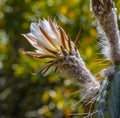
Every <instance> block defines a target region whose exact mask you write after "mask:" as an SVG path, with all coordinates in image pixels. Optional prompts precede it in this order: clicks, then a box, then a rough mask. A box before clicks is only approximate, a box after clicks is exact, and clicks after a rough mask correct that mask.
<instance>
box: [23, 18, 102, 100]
mask: <svg viewBox="0 0 120 118" xmlns="http://www.w3.org/2000/svg"><path fill="white" fill-rule="evenodd" d="M30 31H31V32H30V33H28V34H23V36H24V37H25V38H26V39H27V40H28V41H29V42H30V43H31V44H32V45H33V46H34V47H35V48H36V51H35V52H29V51H27V52H24V53H25V54H27V55H29V56H33V57H37V58H40V59H41V58H42V59H44V58H48V59H49V60H50V61H49V62H48V63H47V64H46V65H45V66H44V67H43V68H42V69H41V71H42V72H46V71H47V70H48V69H49V68H50V67H51V66H54V67H55V68H58V69H59V70H60V72H61V73H62V75H64V76H65V77H68V78H73V79H77V80H78V81H79V82H80V84H82V86H83V87H84V88H85V91H86V92H87V96H88V98H91V97H92V96H94V95H95V94H96V93H97V91H98V89H99V86H100V84H99V82H98V81H97V80H96V78H95V77H94V76H93V75H92V74H91V73H90V72H89V70H88V69H87V68H86V66H85V63H84V61H83V60H82V58H81V56H80V54H79V52H78V50H77V48H76V46H75V43H77V40H78V38H79V34H78V36H77V37H76V40H75V43H74V42H72V41H71V39H70V37H69V36H68V35H67V34H66V33H65V31H64V30H63V29H62V28H61V27H60V26H59V25H57V23H56V21H55V20H53V21H52V20H51V19H48V20H46V19H44V20H41V19H39V22H38V23H32V24H31V27H30Z"/></svg>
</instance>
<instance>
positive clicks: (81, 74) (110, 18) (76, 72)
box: [23, 0, 120, 118]
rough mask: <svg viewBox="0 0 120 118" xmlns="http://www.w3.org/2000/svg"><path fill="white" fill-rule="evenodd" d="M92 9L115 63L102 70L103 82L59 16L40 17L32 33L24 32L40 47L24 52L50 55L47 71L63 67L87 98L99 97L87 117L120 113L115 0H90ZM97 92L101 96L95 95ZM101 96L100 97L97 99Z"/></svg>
mask: <svg viewBox="0 0 120 118" xmlns="http://www.w3.org/2000/svg"><path fill="white" fill-rule="evenodd" d="M90 5H91V10H92V13H93V14H94V16H95V19H96V21H97V29H98V34H99V36H100V44H101V46H102V53H103V55H104V56H105V58H107V59H108V60H110V61H113V63H114V64H113V66H111V67H109V68H107V69H105V70H103V71H102V72H100V74H101V75H102V76H105V79H104V80H103V81H102V83H100V82H99V81H98V79H97V78H96V77H95V76H94V75H93V74H92V73H91V72H90V71H89V70H88V69H87V67H86V65H85V63H84V61H83V59H82V57H81V55H80V53H79V52H78V50H77V48H76V42H77V41H78V37H79V34H78V36H77V37H76V40H75V42H73V41H72V40H71V39H70V37H69V36H68V35H67V34H66V32H65V31H64V30H63V29H62V27H60V26H59V25H58V24H57V23H56V21H55V20H51V19H50V18H49V19H48V20H46V19H44V20H41V19H39V22H38V23H32V24H31V27H30V31H31V32H30V33H28V34H23V36H24V37H25V38H26V39H27V40H28V41H29V42H30V43H31V44H32V45H33V46H34V47H35V48H36V50H35V51H34V52H29V51H24V52H23V53H24V54H26V55H28V56H32V57H36V58H39V59H41V58H42V59H43V58H48V63H47V64H46V65H45V66H44V67H43V68H42V69H41V71H40V72H41V73H43V74H44V73H45V72H46V71H47V70H48V69H49V68H50V67H51V66H54V67H55V69H59V71H60V72H61V73H62V75H63V76H64V77H68V78H72V79H74V80H77V81H78V82H79V83H80V85H81V88H83V90H84V91H83V93H84V94H85V96H84V99H85V100H87V101H89V100H91V101H92V100H95V108H94V112H93V113H91V114H89V115H88V116H86V117H89V116H90V117H95V118H119V117H120V86H119V83H120V35H119V30H118V24H117V16H116V8H115V6H114V3H113V1H112V0H90ZM95 96H97V97H95ZM94 97H95V98H97V99H94Z"/></svg>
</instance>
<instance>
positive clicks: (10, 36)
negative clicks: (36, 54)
mask: <svg viewBox="0 0 120 118" xmlns="http://www.w3.org/2000/svg"><path fill="white" fill-rule="evenodd" d="M118 4H119V2H118ZM48 16H49V17H51V18H54V17H55V18H56V20H57V22H58V23H59V24H60V25H61V26H62V27H63V28H64V29H65V31H66V32H67V33H68V34H69V35H70V36H71V37H72V39H73V40H74V39H75V36H76V35H77V33H78V31H79V29H81V36H80V40H79V44H78V48H79V50H80V53H81V55H82V56H83V58H84V60H85V61H86V62H87V66H88V67H89V68H90V69H91V71H92V72H94V73H96V72H98V71H99V70H100V69H102V68H103V67H106V66H101V65H98V64H96V62H97V61H98V60H95V59H98V58H100V57H101V56H99V55H97V54H96V53H97V52H98V51H99V47H98V46H96V45H97V41H96V39H97V38H96V29H95V26H96V24H95V22H94V20H93V18H92V14H91V12H90V10H89V3H88V1H87V0H84V1H83V0H72V1H71V0H22V1H21V0H1V1H0V117H16V118H23V117H25V118H33V117H34V118H38V117H41V118H51V117H54V118H55V117H57V118H62V117H66V118H70V117H71V116H69V115H68V114H72V113H74V112H75V113H81V112H84V109H83V108H77V107H75V108H73V107H72V105H74V104H75V103H76V102H78V101H79V100H80V96H79V94H75V95H73V96H70V94H71V93H73V92H74V91H76V90H79V87H78V86H77V85H75V83H74V84H72V83H73V82H72V81H71V80H69V78H68V79H64V78H61V77H59V76H58V74H55V73H54V71H53V70H52V69H51V70H50V71H49V73H51V74H49V73H47V74H46V75H40V74H38V75H36V74H35V73H36V72H38V71H39V69H40V68H41V67H42V65H44V63H45V60H37V59H32V58H30V57H27V56H25V55H22V54H21V53H19V52H20V50H23V49H25V50H33V48H32V47H31V46H30V44H29V43H28V42H27V41H26V39H24V38H23V37H22V36H21V34H22V33H27V32H29V26H30V23H31V22H37V20H38V17H40V18H43V17H45V18H47V17H48Z"/></svg>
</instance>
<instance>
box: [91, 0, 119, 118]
mask: <svg viewBox="0 0 120 118" xmlns="http://www.w3.org/2000/svg"><path fill="white" fill-rule="evenodd" d="M91 8H92V12H93V14H94V16H95V18H96V20H97V24H98V33H99V34H100V35H102V37H103V38H104V39H102V47H103V54H104V55H105V57H106V58H107V59H109V60H111V61H113V62H114V65H113V67H112V68H109V69H108V70H106V72H105V73H104V74H105V76H106V79H104V80H103V82H102V84H101V87H100V89H99V92H98V98H97V100H96V105H95V111H96V115H95V118H119V117H120V86H119V83H120V63H119V61H120V35H119V30H118V24H117V16H116V8H115V6H114V3H113V1H112V0H91Z"/></svg>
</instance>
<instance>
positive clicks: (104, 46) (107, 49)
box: [97, 23, 112, 60]
mask: <svg viewBox="0 0 120 118" xmlns="http://www.w3.org/2000/svg"><path fill="white" fill-rule="evenodd" d="M97 30H98V37H99V38H100V40H99V45H100V47H101V53H102V54H103V55H104V57H105V58H106V59H107V60H112V56H111V46H110V43H109V40H108V38H107V37H106V34H105V32H104V31H103V29H102V28H101V26H100V24H99V23H98V25H97Z"/></svg>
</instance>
